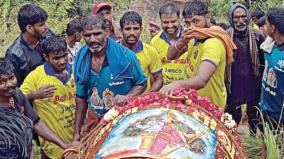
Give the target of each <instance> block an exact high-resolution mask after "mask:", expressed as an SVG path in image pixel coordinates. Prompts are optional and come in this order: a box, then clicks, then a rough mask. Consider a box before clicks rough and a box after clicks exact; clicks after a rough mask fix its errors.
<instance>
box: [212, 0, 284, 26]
mask: <svg viewBox="0 0 284 159" xmlns="http://www.w3.org/2000/svg"><path fill="white" fill-rule="evenodd" d="M247 1H248V0H211V1H208V6H209V10H210V13H212V14H213V16H214V17H216V19H218V20H219V21H221V22H225V21H227V12H228V10H229V8H230V5H232V4H233V2H239V3H244V4H246V5H247V3H246V2H247ZM272 7H284V1H282V0H255V1H252V4H251V6H250V10H254V9H256V8H260V9H262V10H264V11H267V10H268V9H269V8H272Z"/></svg>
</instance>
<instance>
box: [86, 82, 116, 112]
mask: <svg viewBox="0 0 284 159" xmlns="http://www.w3.org/2000/svg"><path fill="white" fill-rule="evenodd" d="M91 104H92V106H93V107H94V108H95V109H111V108H112V107H113V106H114V93H113V92H112V91H110V90H109V89H108V88H107V89H105V90H104V91H103V99H101V98H100V97H99V95H98V89H97V88H96V87H94V88H93V93H92V96H91Z"/></svg>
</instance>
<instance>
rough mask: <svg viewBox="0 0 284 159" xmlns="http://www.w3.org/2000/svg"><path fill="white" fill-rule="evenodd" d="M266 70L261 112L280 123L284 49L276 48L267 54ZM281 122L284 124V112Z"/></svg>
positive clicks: (283, 95) (283, 96)
mask: <svg viewBox="0 0 284 159" xmlns="http://www.w3.org/2000/svg"><path fill="white" fill-rule="evenodd" d="M264 58H265V65H266V66H265V70H264V72H263V78H262V89H261V103H260V105H261V110H262V111H263V112H265V113H267V114H268V115H269V116H270V117H272V118H273V119H275V120H276V121H278V120H279V119H280V115H281V110H282V107H283V103H284V49H280V48H279V47H276V46H274V48H273V49H272V52H271V53H265V55H264ZM281 121H282V122H284V112H283V113H282V117H281Z"/></svg>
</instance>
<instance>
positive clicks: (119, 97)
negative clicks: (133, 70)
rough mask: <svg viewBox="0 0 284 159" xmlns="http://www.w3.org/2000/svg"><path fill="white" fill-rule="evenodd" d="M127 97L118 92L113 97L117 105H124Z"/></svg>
mask: <svg viewBox="0 0 284 159" xmlns="http://www.w3.org/2000/svg"><path fill="white" fill-rule="evenodd" d="M127 98H128V97H127V96H124V95H119V94H118V95H116V96H115V97H114V101H115V104H116V105H119V106H122V105H125V104H126V103H127Z"/></svg>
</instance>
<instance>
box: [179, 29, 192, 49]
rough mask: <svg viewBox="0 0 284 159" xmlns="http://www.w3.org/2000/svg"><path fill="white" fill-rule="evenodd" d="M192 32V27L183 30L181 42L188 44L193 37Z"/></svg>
mask: <svg viewBox="0 0 284 159" xmlns="http://www.w3.org/2000/svg"><path fill="white" fill-rule="evenodd" d="M192 32H193V30H192V28H191V27H190V28H186V29H185V30H183V31H182V33H181V37H180V40H179V42H180V44H183V45H187V44H188V43H189V41H190V40H191V39H192V38H193V35H192Z"/></svg>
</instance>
